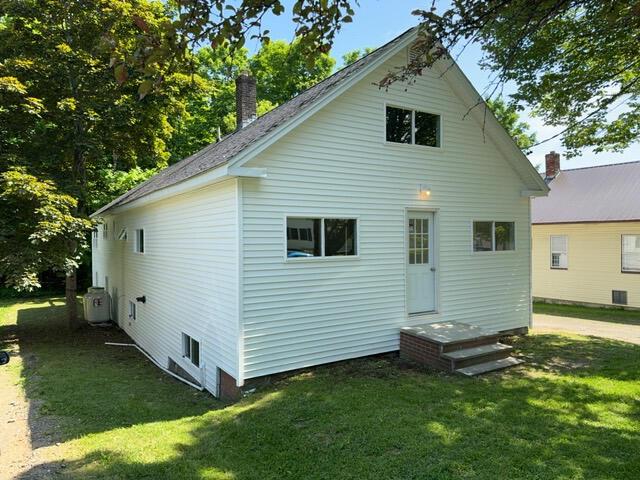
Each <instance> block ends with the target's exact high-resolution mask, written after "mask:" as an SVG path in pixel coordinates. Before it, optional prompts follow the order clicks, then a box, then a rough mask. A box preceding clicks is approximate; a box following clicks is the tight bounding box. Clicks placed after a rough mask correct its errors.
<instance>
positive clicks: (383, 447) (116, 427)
mask: <svg viewBox="0 0 640 480" xmlns="http://www.w3.org/2000/svg"><path fill="white" fill-rule="evenodd" d="M54 308H57V307H54ZM27 312H29V314H27V313H24V314H21V317H20V318H21V321H20V322H19V324H20V325H19V327H20V328H21V329H22V328H23V329H24V330H20V331H19V335H20V336H21V338H22V335H23V334H28V333H31V334H34V333H35V332H41V333H42V332H43V330H41V329H40V328H39V327H38V324H39V322H38V320H37V318H39V317H40V315H38V313H37V312H30V310H28V311H27ZM31 315H35V317H32V316H31ZM28 325H32V326H33V328H28V327H27V326H28ZM53 330H55V329H53ZM46 331H49V330H47V329H45V330H44V332H46ZM112 334H113V332H104V331H93V330H88V331H84V332H83V334H82V336H79V337H78V338H76V339H75V340H66V341H64V339H63V338H62V337H66V334H63V333H62V332H58V333H57V334H56V332H55V331H49V334H46V335H45V336H46V338H39V339H38V338H31V339H30V340H29V341H30V342H32V343H31V345H30V349H29V350H30V351H32V352H33V354H34V355H35V356H36V357H37V360H36V365H35V367H29V368H28V369H27V370H26V371H25V378H26V380H27V382H28V383H29V384H30V383H33V385H32V386H31V387H30V390H31V392H30V394H31V395H37V396H39V397H40V398H42V399H43V400H44V401H45V404H46V405H48V408H49V409H50V410H51V411H52V413H55V414H56V415H61V416H62V418H63V420H64V422H65V425H66V429H67V430H68V431H69V432H72V433H73V435H75V436H74V437H73V438H75V437H81V438H77V440H75V441H74V442H75V444H76V447H77V448H78V455H77V456H76V457H74V458H70V459H69V460H67V461H65V462H64V463H65V465H64V468H62V467H63V465H62V464H61V463H55V462H54V463H51V464H49V465H47V466H46V468H48V469H50V470H51V471H58V472H60V475H62V476H63V477H68V478H73V479H88V478H96V479H98V478H99V479H139V478H149V479H219V478H235V479H270V478H273V479H276V478H277V479H302V478H304V479H321V478H322V479H324V478H330V479H343V478H344V479H368V478H371V479H379V478H403V479H404V478H407V479H410V478H416V479H417V478H438V479H440V478H443V479H444V478H482V479H496V478H550V479H551V478H554V479H555V478H638V476H639V474H640V459H639V458H638V455H637V452H638V451H639V450H640V402H638V398H639V396H640V386H639V385H638V378H639V375H640V347H638V346H635V345H630V344H625V343H622V342H616V341H612V340H605V339H599V340H595V341H594V340H593V339H588V340H587V339H584V338H582V337H568V336H563V335H535V336H531V337H527V338H522V339H517V340H516V341H515V346H516V348H517V349H518V351H519V352H520V354H521V355H522V356H524V357H526V359H527V362H528V363H527V365H526V367H524V368H519V369H515V370H511V371H506V372H502V373H499V374H493V375H488V376H486V377H483V378H474V379H468V378H462V377H458V376H451V375H446V374H440V373H435V372H430V371H426V370H416V369H413V368H407V366H406V365H404V364H402V363H401V362H400V361H399V360H398V359H397V358H394V357H386V358H382V359H360V360H354V361H351V362H345V363H341V364H335V365H330V366H326V367H321V368H316V369H313V370H310V371H308V372H305V373H300V374H297V375H295V376H292V377H289V378H285V379H282V380H280V381H278V382H277V383H275V384H274V385H272V386H270V387H268V388H266V389H263V390H260V391H258V393H256V394H254V395H253V396H251V397H248V398H246V399H244V400H242V401H241V402H240V403H238V404H236V405H233V406H230V407H228V408H225V409H220V408H217V407H219V406H220V404H219V403H218V402H215V401H214V400H211V399H210V398H207V397H206V396H204V395H200V394H197V395H194V393H193V392H192V391H191V390H189V389H188V388H187V387H183V386H182V385H179V384H175V383H174V382H173V381H169V380H168V379H167V378H166V377H164V376H163V375H162V374H161V373H160V372H159V371H157V370H155V369H154V368H152V367H150V366H149V365H148V364H147V363H146V361H145V360H144V359H143V358H141V357H140V356H139V355H132V352H129V351H119V350H108V349H107V347H104V348H102V347H100V345H101V343H102V342H103V341H104V338H105V335H106V336H109V335H112ZM25 341H26V340H25ZM58 344H60V345H58ZM45 364H47V365H50V366H47V370H45ZM60 369H63V370H64V374H62V375H56V374H55V373H56V372H58V371H59V370H60ZM45 375H46V376H47V380H45ZM34 376H38V377H39V378H35V379H34ZM49 377H50V378H49ZM70 388H71V389H73V390H72V391H71V392H70V391H69V389H70ZM87 390H90V391H91V393H90V394H87ZM87 395H88V396H89V398H88V399H87V398H86V397H87ZM188 399H192V402H191V403H189V402H188V401H187V400H188ZM121 427H124V428H121ZM90 432H91V433H95V435H90V436H84V437H82V436H83V435H85V434H86V433H90ZM74 442H72V443H74ZM21 478H23V479H26V478H30V477H29V473H27V474H26V475H25V476H23V477H21Z"/></svg>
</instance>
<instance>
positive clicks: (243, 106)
mask: <svg viewBox="0 0 640 480" xmlns="http://www.w3.org/2000/svg"><path fill="white" fill-rule="evenodd" d="M256 116H257V115H256V79H255V78H253V77H252V76H251V75H249V72H246V71H244V72H242V73H241V74H240V76H239V77H238V78H236V125H237V129H238V130H240V129H241V128H243V127H246V126H247V125H249V124H250V123H251V122H253V121H254V120H255V119H256Z"/></svg>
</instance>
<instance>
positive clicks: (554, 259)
mask: <svg viewBox="0 0 640 480" xmlns="http://www.w3.org/2000/svg"><path fill="white" fill-rule="evenodd" d="M568 250H569V237H567V236H566V235H551V268H559V269H563V270H566V269H567V268H569V253H568Z"/></svg>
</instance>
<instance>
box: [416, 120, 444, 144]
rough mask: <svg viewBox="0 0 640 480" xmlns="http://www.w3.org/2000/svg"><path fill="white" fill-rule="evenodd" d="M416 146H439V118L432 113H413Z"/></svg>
mask: <svg viewBox="0 0 640 480" xmlns="http://www.w3.org/2000/svg"><path fill="white" fill-rule="evenodd" d="M414 139H415V142H414V143H415V144H416V145H426V146H428V147H439V146H440V116H439V115H434V114H433V113H425V112H415V134H414Z"/></svg>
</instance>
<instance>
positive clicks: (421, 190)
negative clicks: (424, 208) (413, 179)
mask: <svg viewBox="0 0 640 480" xmlns="http://www.w3.org/2000/svg"><path fill="white" fill-rule="evenodd" d="M418 194H419V195H420V199H421V200H427V199H428V198H429V197H430V196H431V187H430V186H429V185H424V184H420V185H418Z"/></svg>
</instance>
